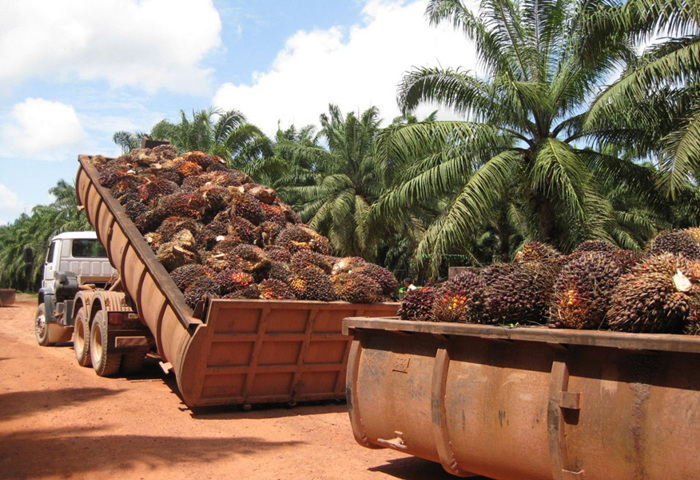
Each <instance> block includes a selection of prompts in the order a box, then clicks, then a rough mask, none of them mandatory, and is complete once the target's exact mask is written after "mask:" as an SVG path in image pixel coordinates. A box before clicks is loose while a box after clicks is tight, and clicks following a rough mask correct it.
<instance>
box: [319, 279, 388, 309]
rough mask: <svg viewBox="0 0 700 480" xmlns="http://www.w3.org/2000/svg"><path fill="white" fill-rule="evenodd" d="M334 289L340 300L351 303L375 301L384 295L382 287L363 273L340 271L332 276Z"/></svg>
mask: <svg viewBox="0 0 700 480" xmlns="http://www.w3.org/2000/svg"><path fill="white" fill-rule="evenodd" d="M331 283H332V284H333V289H334V290H335V293H336V295H337V296H338V298H339V299H340V300H345V301H346V302H350V303H375V302H378V301H379V300H380V298H381V296H382V287H381V286H380V285H379V283H377V282H376V281H374V280H373V279H372V278H370V277H367V276H366V275H363V274H361V273H357V272H350V273H340V274H338V275H333V276H332V277H331Z"/></svg>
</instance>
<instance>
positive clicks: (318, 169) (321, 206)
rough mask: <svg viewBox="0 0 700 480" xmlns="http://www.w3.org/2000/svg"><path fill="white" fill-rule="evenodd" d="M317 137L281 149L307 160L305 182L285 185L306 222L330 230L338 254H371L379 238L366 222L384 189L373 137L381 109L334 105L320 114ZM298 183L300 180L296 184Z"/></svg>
mask: <svg viewBox="0 0 700 480" xmlns="http://www.w3.org/2000/svg"><path fill="white" fill-rule="evenodd" d="M320 123H321V127H322V128H321V130H320V131H319V135H320V137H321V138H322V140H323V141H324V142H325V143H326V144H327V148H324V147H323V146H321V145H319V142H318V141H309V139H308V137H307V138H306V139H305V141H304V142H302V143H298V142H283V143H282V145H280V150H279V151H280V152H281V153H282V154H286V155H288V156H289V157H290V158H291V157H293V158H296V159H297V160H296V161H297V162H303V163H300V164H302V165H305V168H306V172H307V173H306V175H305V176H304V175H302V173H303V172H299V173H300V175H298V176H297V181H298V182H300V183H303V182H308V181H309V180H313V184H302V185H300V186H293V187H288V188H283V189H281V190H282V193H283V194H284V195H286V197H285V198H286V199H288V200H289V201H290V202H291V203H293V204H294V206H295V207H296V209H297V211H299V212H300V215H301V217H302V219H303V220H304V221H306V222H307V223H308V224H309V225H310V226H311V227H313V228H314V229H316V230H317V231H319V232H320V233H322V234H324V235H326V236H327V237H328V239H329V240H330V241H331V244H332V245H333V248H334V249H335V251H336V253H337V254H338V255H345V256H352V255H358V256H362V257H365V258H367V259H373V258H374V257H375V255H376V243H375V242H374V240H376V239H375V238H374V237H373V236H372V235H370V232H368V231H367V229H366V227H367V225H366V221H365V220H366V218H365V217H366V214H367V212H368V211H369V208H370V206H371V205H372V204H373V203H374V202H375V201H376V199H377V198H378V196H379V195H380V194H381V192H382V186H383V183H382V172H381V169H380V164H379V163H378V162H377V160H376V152H375V138H376V135H377V132H378V130H379V123H380V119H379V112H378V110H377V108H376V107H372V108H369V109H367V110H365V111H364V112H362V113H361V114H360V115H359V116H358V115H355V114H354V113H348V114H347V115H345V116H343V114H342V112H341V111H340V109H339V108H338V107H337V106H336V105H329V108H328V114H325V113H324V114H322V115H321V117H320ZM297 185H299V184H298V183H297Z"/></svg>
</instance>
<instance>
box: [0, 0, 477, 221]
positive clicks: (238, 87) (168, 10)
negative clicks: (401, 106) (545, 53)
mask: <svg viewBox="0 0 700 480" xmlns="http://www.w3.org/2000/svg"><path fill="white" fill-rule="evenodd" d="M426 6H427V0H419V1H410V0H345V1H341V0H298V1H287V2H279V1H272V0H248V1H242V0H241V1H238V0H97V1H96V0H22V1H16V0H0V58H1V59H2V63H3V68H2V69H1V70H0V166H1V167H0V225H4V224H7V223H9V222H12V221H13V220H14V219H16V218H17V217H18V216H19V215H20V214H21V213H23V212H25V213H30V212H31V208H32V207H33V206H35V205H38V204H47V203H50V202H51V201H52V198H51V196H50V195H49V193H48V190H49V189H50V188H51V187H52V186H54V185H55V184H56V182H57V181H58V180H59V179H65V180H67V181H69V182H72V181H73V179H74V177H75V173H76V170H77V156H78V154H81V153H84V154H102V155H108V156H116V155H119V153H120V152H119V148H118V147H117V146H116V145H115V144H114V143H113V142H112V135H113V134H114V132H117V131H120V130H127V131H137V130H139V131H149V130H150V128H151V127H152V126H153V125H154V124H155V123H157V122H158V121H160V120H162V119H164V118H167V119H169V120H172V121H177V120H178V118H179V112H180V110H184V111H185V112H186V113H188V114H189V115H191V113H192V111H194V110H201V109H207V108H209V107H215V108H220V109H222V110H227V109H237V110H240V111H241V112H243V113H244V114H245V115H246V117H247V118H248V120H249V121H250V122H251V123H254V124H255V125H258V126H259V127H260V128H262V129H263V130H264V131H265V132H266V133H267V134H269V135H273V134H274V132H275V131H276V129H277V125H278V124H279V125H280V126H281V127H282V128H287V127H289V126H290V125H292V124H294V125H297V126H304V125H308V124H313V125H318V117H319V115H320V114H321V113H324V112H326V111H327V108H328V104H329V103H334V104H337V105H339V106H340V108H341V110H342V111H343V112H349V111H355V112H358V111H364V110H366V109H367V108H369V107H371V106H377V107H378V108H379V110H380V114H381V116H382V118H384V119H386V120H387V121H390V120H391V119H392V118H393V117H395V116H397V115H398V114H399V111H398V108H397V107H396V100H395V98H396V86H397V84H398V83H399V81H400V80H401V75H402V74H403V73H404V72H406V71H409V70H410V69H411V68H412V67H414V66H433V65H438V64H440V65H442V66H445V67H447V66H451V67H462V68H467V69H475V68H476V64H475V60H474V57H475V54H474V50H473V48H471V47H470V45H469V43H468V42H467V40H466V39H465V38H464V37H463V35H462V34H460V33H457V32H455V31H453V29H452V27H451V26H449V25H444V26H443V25H440V26H437V27H435V26H430V25H428V22H427V21H426V19H425V14H424V12H425V8H426ZM433 109H434V107H431V106H425V107H423V109H422V111H419V112H418V113H419V115H420V114H426V113H428V112H430V111H431V110H433Z"/></svg>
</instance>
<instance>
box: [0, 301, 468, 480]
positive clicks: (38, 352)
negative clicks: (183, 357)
mask: <svg viewBox="0 0 700 480" xmlns="http://www.w3.org/2000/svg"><path fill="white" fill-rule="evenodd" d="M35 308H36V300H35V298H33V297H31V296H28V295H18V298H17V303H16V304H15V305H14V306H11V307H4V308H0V325H2V328H1V329H0V479H24V478H41V479H66V478H72V479H80V478H91V479H100V480H108V479H120V480H123V479H168V480H178V479H194V480H197V479H216V480H219V479H228V478H231V479H237V480H238V479H240V480H245V479H251V480H262V479H265V480H274V479H281V480H287V479H298V480H307V479H308V480H311V479H318V480H349V479H377V480H381V479H389V478H390V479H405V480H419V479H431V480H447V479H452V480H454V479H455V478H457V477H453V476H450V475H448V474H447V473H445V472H444V471H443V470H442V467H441V466H440V465H438V464H435V463H432V462H428V461H425V460H422V459H418V458H415V457H410V456H405V455H402V454H400V453H397V452H395V451H392V450H386V449H381V450H369V449H366V448H363V447H360V446H359V445H358V444H357V443H356V442H355V440H354V438H353V435H352V429H351V427H350V422H349V420H348V414H347V407H346V405H345V404H338V403H331V404H323V405H302V406H297V407H295V408H266V409H263V408H255V409H253V410H252V411H249V412H245V411H243V410H241V409H239V408H216V409H207V410H202V411H196V412H193V411H192V410H190V409H188V408H187V407H186V406H185V405H184V404H183V403H182V402H181V400H180V398H179V397H178V395H177V389H176V387H175V380H174V378H173V377H172V376H171V375H165V374H163V372H162V371H161V369H160V367H159V366H158V365H157V363H156V362H155V361H152V362H149V363H148V364H147V366H146V368H145V369H144V371H143V372H142V373H141V374H139V375H138V376H133V377H129V378H123V377H122V378H101V377H98V376H97V375H95V373H94V371H93V370H92V369H91V368H80V367H79V366H78V364H77V362H76V361H75V359H74V354H73V348H72V346H70V345H67V346H57V347H39V346H38V345H37V343H36V341H35V339H34V332H33V323H32V322H33V317H34V310H35Z"/></svg>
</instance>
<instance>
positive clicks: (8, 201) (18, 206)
mask: <svg viewBox="0 0 700 480" xmlns="http://www.w3.org/2000/svg"><path fill="white" fill-rule="evenodd" d="M30 210H31V208H30V207H29V205H27V204H25V203H24V202H23V201H21V200H20V199H19V197H18V196H17V194H16V193H15V192H13V191H12V190H10V189H9V188H7V187H6V186H5V185H3V184H2V183H0V225H6V224H8V223H9V222H11V221H12V220H14V219H16V218H17V217H19V216H20V214H21V213H25V212H26V213H29V211H30Z"/></svg>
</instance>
